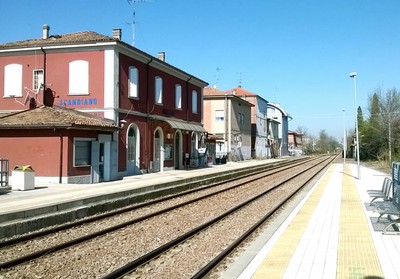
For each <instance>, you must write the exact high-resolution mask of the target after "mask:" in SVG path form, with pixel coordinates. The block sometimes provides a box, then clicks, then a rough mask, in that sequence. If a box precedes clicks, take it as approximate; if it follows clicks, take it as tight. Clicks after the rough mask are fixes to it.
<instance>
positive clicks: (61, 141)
mask: <svg viewBox="0 0 400 279" xmlns="http://www.w3.org/2000/svg"><path fill="white" fill-rule="evenodd" d="M63 142H64V139H63V136H62V135H60V175H59V180H58V182H59V183H60V184H61V183H62V168H63Z"/></svg>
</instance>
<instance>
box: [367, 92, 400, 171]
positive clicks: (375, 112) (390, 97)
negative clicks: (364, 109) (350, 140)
mask: <svg viewBox="0 0 400 279" xmlns="http://www.w3.org/2000/svg"><path fill="white" fill-rule="evenodd" d="M369 111H370V117H369V119H368V121H365V122H364V125H363V127H362V132H361V134H362V135H363V137H362V141H360V142H361V147H362V149H361V150H362V151H361V150H360V155H361V156H360V157H363V158H365V159H374V160H383V161H386V162H388V163H389V164H391V162H392V157H394V158H399V157H400V148H399V144H400V143H399V140H398V138H399V136H400V127H399V123H400V93H399V92H398V91H397V90H396V89H395V88H394V89H390V90H388V91H387V92H386V94H382V92H381V90H380V89H377V90H375V92H374V93H373V94H372V96H371V97H370V100H369Z"/></svg>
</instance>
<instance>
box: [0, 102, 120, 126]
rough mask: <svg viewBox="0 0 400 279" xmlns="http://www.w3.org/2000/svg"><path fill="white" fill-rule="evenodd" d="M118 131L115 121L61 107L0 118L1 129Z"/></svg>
mask: <svg viewBox="0 0 400 279" xmlns="http://www.w3.org/2000/svg"><path fill="white" fill-rule="evenodd" d="M54 128H63V129H87V130H101V131H104V130H107V131H114V130H118V129H119V127H118V126H116V125H115V124H114V121H112V120H108V119H104V118H99V117H97V116H94V115H92V114H89V113H85V112H80V111H77V110H74V109H68V108H63V107H59V106H52V107H49V106H40V107H37V108H34V109H31V110H24V111H20V112H16V113H11V114H8V115H6V116H0V129H54Z"/></svg>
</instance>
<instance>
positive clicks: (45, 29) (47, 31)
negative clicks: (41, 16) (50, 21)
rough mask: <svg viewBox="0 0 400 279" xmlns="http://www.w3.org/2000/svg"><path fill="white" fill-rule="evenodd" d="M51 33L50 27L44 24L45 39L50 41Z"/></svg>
mask: <svg viewBox="0 0 400 279" xmlns="http://www.w3.org/2000/svg"><path fill="white" fill-rule="evenodd" d="M49 31H50V26H48V25H47V24H43V36H42V38H43V39H48V38H49Z"/></svg>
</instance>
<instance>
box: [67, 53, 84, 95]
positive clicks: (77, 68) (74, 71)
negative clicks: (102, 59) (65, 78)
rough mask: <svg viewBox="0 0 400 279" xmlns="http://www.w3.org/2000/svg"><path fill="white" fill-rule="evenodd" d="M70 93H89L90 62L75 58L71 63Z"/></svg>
mask: <svg viewBox="0 0 400 279" xmlns="http://www.w3.org/2000/svg"><path fill="white" fill-rule="evenodd" d="M69 94H70V95H82V94H84V95H87V94H89V62H87V61H84V60H75V61H72V62H70V63H69Z"/></svg>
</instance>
